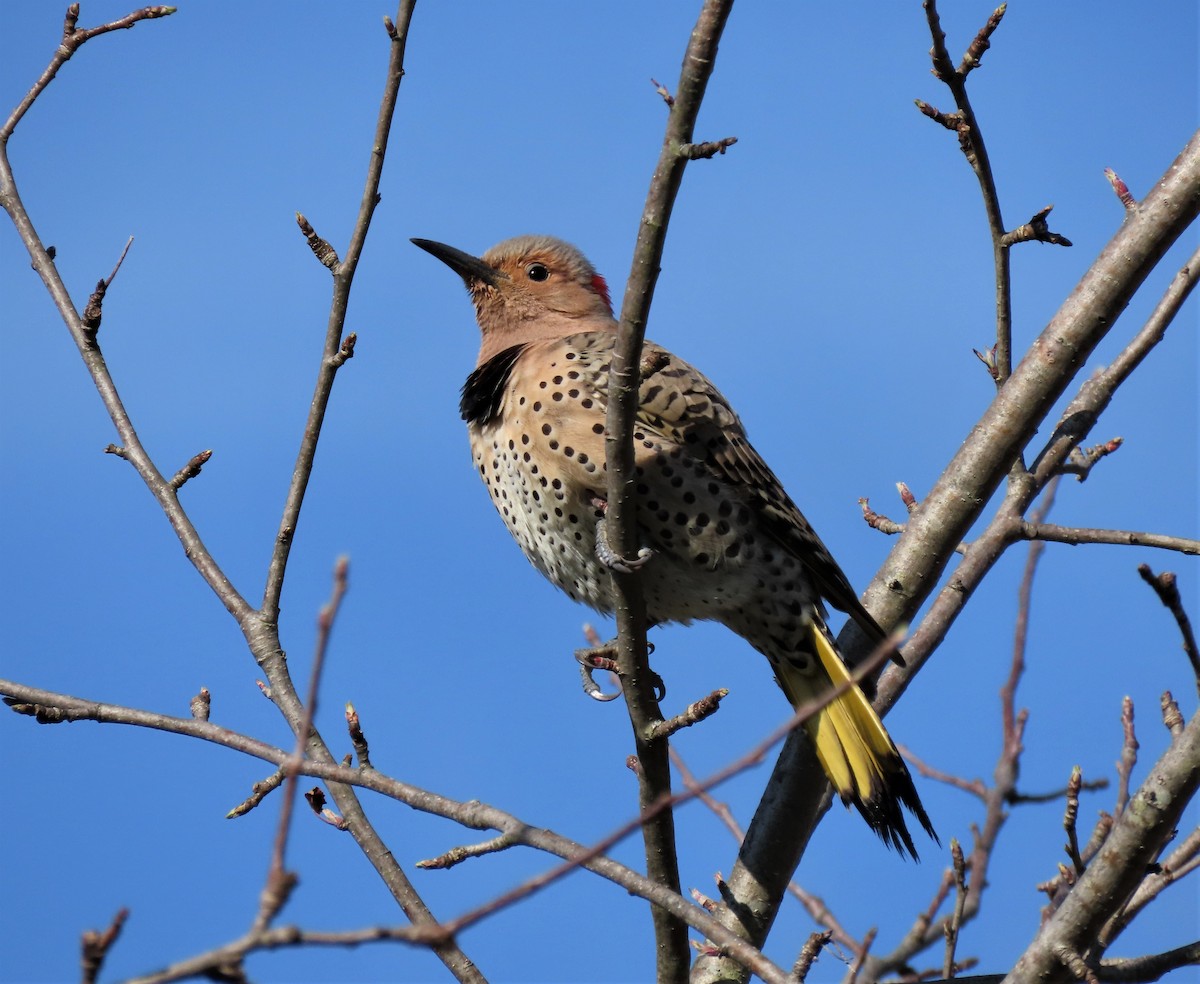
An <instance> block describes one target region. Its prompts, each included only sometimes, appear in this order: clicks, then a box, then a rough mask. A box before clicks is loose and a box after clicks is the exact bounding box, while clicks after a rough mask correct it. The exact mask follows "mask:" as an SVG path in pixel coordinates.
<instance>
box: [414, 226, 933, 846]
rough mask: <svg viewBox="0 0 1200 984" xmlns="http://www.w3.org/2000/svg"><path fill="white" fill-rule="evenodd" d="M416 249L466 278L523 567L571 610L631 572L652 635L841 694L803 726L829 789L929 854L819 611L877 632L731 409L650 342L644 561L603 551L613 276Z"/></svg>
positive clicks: (893, 842) (476, 408)
mask: <svg viewBox="0 0 1200 984" xmlns="http://www.w3.org/2000/svg"><path fill="white" fill-rule="evenodd" d="M412 242H413V243H414V244H415V245H416V246H419V247H420V248H421V249H423V250H425V251H426V252H428V253H430V254H432V255H433V256H435V257H436V258H437V259H439V260H441V261H442V262H443V263H445V264H446V265H447V266H448V267H450V269H451V270H453V271H454V272H455V273H457V274H458V276H459V277H461V278H462V281H463V283H464V284H465V285H466V288H467V291H468V293H469V295H470V298H471V300H472V302H473V304H474V307H475V317H476V321H477V322H478V325H479V329H480V338H481V344H480V348H479V356H478V360H477V362H476V366H475V369H474V371H472V372H471V373H470V375H469V376H468V377H467V380H466V382H465V384H464V385H463V387H462V393H461V401H460V407H459V409H460V411H461V414H462V417H463V419H464V420H465V421H466V424H467V430H468V434H469V437H470V445H471V455H472V459H473V461H474V466H475V469H476V470H477V471H478V473H479V477H480V478H481V479H482V481H483V484H484V485H485V486H486V487H487V489H488V492H489V493H490V496H491V500H492V504H493V505H494V506H495V508H496V510H497V512H498V513H499V514H500V516H501V517H502V518H503V520H504V522H505V524H506V525H507V527H508V530H509V532H510V533H511V534H512V536H513V537H514V539H515V540H516V541H517V543H518V544H519V545H520V547H521V550H522V551H523V552H524V554H525V556H526V557H527V558H528V559H529V561H530V562H531V563H532V564H533V566H534V567H535V568H537V570H538V571H540V572H541V573H542V574H543V575H544V576H545V577H546V578H548V579H549V580H550V581H551V582H552V583H553V584H555V585H556V586H557V587H559V588H560V589H562V590H563V591H564V592H566V594H567V595H569V596H570V597H571V598H572V599H574V600H575V601H578V602H582V603H584V604H586V605H589V606H590V607H592V608H594V609H596V610H597V611H599V612H602V613H607V614H611V613H612V612H613V610H614V607H615V601H614V589H613V568H614V566H616V567H617V568H618V569H622V570H628V569H632V568H637V569H638V571H639V576H640V577H641V580H642V589H643V592H644V595H645V599H646V610H647V615H648V619H649V622H650V623H651V625H658V624H662V623H674V622H677V623H685V624H686V623H688V622H691V621H693V620H711V621H715V622H720V623H722V624H724V625H725V626H726V627H728V628H729V629H730V630H732V631H733V632H735V633H736V634H737V635H739V636H741V637H742V638H743V639H744V640H745V641H746V642H748V643H749V644H750V645H751V646H752V647H753V648H755V649H756V650H758V651H759V652H760V653H762V654H763V655H764V656H766V658H767V660H768V661H769V662H770V664H771V668H772V670H773V671H774V675H775V680H776V682H777V683H778V684H779V686H780V688H781V689H782V690H783V692H784V694H785V695H786V697H787V698H788V700H789V701H790V703H791V704H792V706H793V707H799V706H800V705H801V704H803V703H805V702H806V701H809V700H811V699H812V698H814V697H817V696H819V695H821V694H822V693H823V692H826V691H828V690H829V689H830V688H831V687H834V686H837V685H839V684H845V683H847V682H849V687H848V689H846V690H845V691H844V692H843V693H842V694H841V695H840V696H838V697H836V698H835V699H834V700H833V701H832V702H831V703H829V704H828V705H827V706H825V707H824V708H823V709H822V710H821V711H819V712H818V713H817V714H816V715H814V716H812V717H811V718H809V719H808V720H807V721H806V722H805V724H804V729H805V731H806V733H807V735H808V738H809V740H810V741H811V742H812V744H813V746H814V748H815V751H816V755H817V759H818V761H819V762H820V764H821V766H822V769H823V771H824V773H825V775H826V776H827V777H828V779H829V782H830V783H831V785H832V786H833V789H834V790H835V792H836V793H837V794H838V796H839V797H840V798H841V800H842V802H843V803H845V804H846V805H847V806H853V807H855V808H856V809H857V810H858V812H859V813H860V814H861V815H862V817H863V819H864V820H865V821H866V823H867V824H868V826H869V827H870V828H871V829H872V830H873V831H874V832H875V833H876V834H877V835H878V836H879V837H880V838H881V839H882V840H883V842H884V843H885V844H887V845H888V846H889V847H892V848H894V849H895V850H896V851H897V852H898V853H899V854H900V855H901V856H904V855H905V854H907V855H909V856H911V857H912V858H914V859H917V857H918V855H917V850H916V848H915V846H914V844H913V839H912V836H911V834H910V833H909V830H908V826H907V824H906V822H905V815H904V812H903V810H902V807H903V808H904V809H907V810H908V811H909V813H911V814H912V816H914V817H915V818H916V819H917V821H918V822H919V823H920V825H921V827H922V828H923V829H924V830H925V832H926V833H927V834H928V835H929V836H930V837H931V838H933V839H934V840H935V841H936V840H937V834H936V833H935V832H934V828H933V825H932V823H931V822H930V820H929V816H928V815H927V813H926V812H925V808H924V806H923V805H922V803H921V800H920V798H919V797H918V795H917V792H916V789H915V787H914V785H913V781H912V777H911V775H910V774H909V771H908V768H907V767H906V766H905V764H904V760H903V759H902V758H901V756H900V753H899V751H898V750H897V748H896V745H895V743H894V742H893V741H892V739H891V737H890V736H889V735H888V732H887V730H886V729H885V728H884V726H883V722H882V721H881V720H880V719H879V716H878V714H876V713H875V710H874V709H873V708H872V706H871V703H870V701H869V700H868V699H867V697H866V695H865V694H864V693H863V691H862V690H861V689H860V688H859V687H858V686H857V685H856V684H854V683H853V681H852V679H851V677H850V673H849V671H848V669H847V667H846V664H845V663H844V662H843V660H842V658H841V655H840V654H839V652H838V648H837V643H836V641H835V639H834V636H833V634H832V633H831V631H830V629H829V627H828V625H827V623H826V619H827V610H826V607H825V606H826V603H828V604H829V605H831V606H833V607H834V608H836V609H838V610H839V611H843V612H845V613H847V614H848V615H849V617H850V618H851V619H853V620H854V621H855V622H856V623H857V624H858V625H859V626H860V627H861V628H862V629H863V630H864V631H865V633H866V634H867V636H868V637H869V638H870V639H872V640H874V641H875V642H881V641H882V640H883V639H884V638H885V634H884V633H883V631H882V629H881V628H880V627H879V625H878V624H877V623H876V622H875V620H874V618H872V616H871V615H870V614H869V613H868V612H867V610H866V609H865V608H864V607H863V605H862V603H861V602H860V601H859V599H858V596H857V595H856V594H855V593H854V591H853V589H852V588H851V586H850V582H849V581H848V579H847V578H846V575H845V574H844V573H843V572H842V569H841V568H840V567H839V566H838V565H837V563H836V561H835V560H834V559H833V556H832V555H831V554H830V552H829V550H828V549H827V548H826V546H825V544H824V543H823V542H822V541H821V538H820V537H819V536H818V535H817V533H816V531H815V530H814V529H813V527H812V526H811V524H810V523H809V522H808V520H807V519H805V518H804V515H803V514H802V513H801V512H800V510H799V509H798V508H797V507H796V505H795V504H794V503H793V502H792V500H791V499H790V498H789V497H788V495H787V493H786V492H785V491H784V488H783V485H782V484H781V483H780V481H779V479H778V478H776V477H775V474H774V473H773V472H772V471H771V469H770V468H769V467H768V466H767V464H766V462H765V461H763V459H762V457H761V456H760V455H759V454H758V452H757V451H756V450H755V449H754V448H753V447H752V446H751V444H750V442H749V440H748V439H747V437H746V431H745V428H744V427H743V425H742V422H741V420H740V418H739V417H738V415H737V413H736V412H735V411H734V410H733V408H732V407H731V406H730V404H729V401H728V400H726V399H725V397H724V396H722V395H721V393H720V391H719V390H718V389H717V388H716V386H714V385H713V384H712V383H711V382H710V381H709V380H708V378H707V377H706V376H705V375H704V374H703V373H701V372H700V371H699V370H698V369H695V368H694V367H692V366H691V365H689V364H688V363H687V362H685V361H683V360H682V359H680V358H679V357H678V356H676V355H675V354H674V353H672V352H670V351H668V350H667V349H665V348H663V347H661V346H659V345H656V344H655V343H653V342H651V341H646V342H645V344H644V347H643V357H642V362H641V376H642V378H641V383H640V388H639V392H638V400H639V406H638V410H637V418H636V426H635V432H634V435H633V437H634V442H635V458H636V468H635V476H634V490H635V492H636V501H637V524H638V536H639V541H638V542H639V543H640V544H643V545H644V547H643V549H642V550H640V551H639V556H638V557H636V558H630V559H629V560H628V561H626V560H623V559H622V558H619V557H617V556H616V555H615V554H614V552H613V551H612V549H611V548H610V547H609V545H608V543H607V539H606V535H605V529H604V516H605V509H606V505H607V503H606V499H605V496H606V495H607V492H606V477H605V472H606V464H605V443H604V442H605V436H606V427H605V414H606V410H607V403H608V379H609V369H610V364H611V360H612V355H613V346H614V343H615V342H616V338H617V321H616V319H615V318H614V316H613V309H612V302H611V299H610V296H609V290H608V286H607V283H606V281H605V279H604V278H603V277H602V276H601V275H600V274H599V273H597V272H596V270H595V268H594V267H593V266H592V264H591V263H590V262H589V261H588V260H587V258H586V257H585V256H584V255H583V253H582V252H580V250H579V249H577V248H576V247H575V246H573V245H571V244H570V243H567V242H564V241H563V240H561V239H557V238H554V237H551V236H542V235H523V236H517V237H515V238H512V239H507V240H505V241H503V242H501V243H499V244H498V245H496V246H493V247H492V248H491V249H489V250H487V251H486V252H485V253H484V254H483V255H482V256H478V257H477V256H473V255H472V254H470V253H466V252H464V251H462V250H460V249H457V248H455V247H453V246H448V245H446V244H444V243H439V242H435V241H433V240H428V239H413V240H412Z"/></svg>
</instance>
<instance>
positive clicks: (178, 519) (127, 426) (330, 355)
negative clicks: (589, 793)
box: [0, 0, 482, 981]
mask: <svg viewBox="0 0 1200 984" xmlns="http://www.w3.org/2000/svg"><path fill="white" fill-rule="evenodd" d="M413 4H414V0H403V2H402V3H401V5H400V8H399V10H398V12H397V17H396V24H392V23H391V22H388V24H387V29H388V38H389V48H390V57H389V66H388V76H387V82H386V84H385V87H384V96H383V99H382V103H381V107H380V113H379V121H378V124H377V127H376V134H375V139H374V142H373V146H372V156H371V161H370V165H369V167H368V175H367V182H366V188H365V191H364V196H363V203H362V206H361V208H360V210H359V217H358V222H357V223H356V225H355V231H354V233H353V235H352V238H351V245H350V247H349V248H348V249H347V258H346V260H344V261H343V262H342V263H341V264H340V265H339V266H338V268H337V270H335V275H334V297H333V301H332V303H331V308H330V316H329V328H328V330H327V334H326V344H325V353H324V357H323V359H322V367H321V371H320V373H319V375H318V381H317V387H316V395H315V396H314V403H313V409H312V412H311V413H310V416H309V422H308V425H307V426H306V428H305V432H304V437H303V439H302V442H301V450H300V454H299V456H298V459H297V465H296V469H295V472H294V474H293V481H292V485H291V488H290V490H289V494H288V500H287V503H286V505H285V510H284V518H283V521H282V522H281V524H280V532H279V534H278V536H277V539H276V548H275V552H274V554H273V556H272V560H271V565H270V568H269V570H268V574H267V578H266V589H265V591H264V604H263V609H262V611H261V612H260V611H256V610H254V609H253V608H252V607H251V606H250V604H249V603H248V602H247V601H246V600H245V598H243V597H242V595H241V594H240V593H239V592H238V591H237V590H236V589H235V588H234V586H233V585H232V584H231V583H230V582H229V580H228V579H227V578H226V577H225V575H224V573H223V572H222V570H221V568H220V566H219V565H218V564H217V562H216V560H215V559H214V558H213V556H212V555H211V553H210V552H209V551H208V549H207V547H206V546H205V544H204V542H203V540H202V539H201V537H200V535H199V533H198V532H197V531H196V529H195V527H194V526H193V524H192V522H191V520H190V518H189V516H188V514H187V512H186V511H185V510H184V508H183V507H182V505H181V504H180V502H179V498H178V489H177V488H176V487H175V486H174V485H173V484H172V483H171V482H170V481H168V480H167V479H166V478H164V476H163V475H162V474H161V472H160V471H159V470H158V468H157V467H156V466H155V464H154V462H153V460H152V459H151V457H150V455H149V453H148V452H147V451H146V449H145V448H144V447H143V445H142V444H141V441H140V440H139V438H138V435H137V432H136V430H135V428H134V426H133V423H132V421H131V419H130V417H129V415H128V413H127V412H126V410H125V407H124V405H123V403H122V401H121V399H120V396H119V394H118V392H117V388H116V385H115V383H114V381H113V379H112V376H111V374H110V372H109V369H108V366H107V364H106V363H105V360H104V357H103V355H102V354H101V351H100V348H99V345H98V343H97V341H96V338H95V335H94V333H93V332H89V331H88V330H87V329H86V328H85V326H84V325H83V322H82V319H81V318H80V316H79V314H78V312H77V311H76V309H75V307H74V304H73V303H72V301H71V298H70V295H69V293H68V291H67V288H66V286H65V284H64V283H63V281H62V278H61V277H60V276H59V273H58V270H57V269H56V268H55V266H54V260H53V256H52V255H51V254H50V253H49V252H48V251H47V250H46V248H45V246H44V245H43V242H42V240H41V238H40V237H39V236H38V234H37V231H36V229H35V227H34V225H33V222H32V220H31V219H30V217H29V215H28V213H27V211H26V210H25V207H24V204H23V203H22V201H21V197H20V195H19V193H18V191H17V187H16V182H15V179H14V177H13V172H12V167H11V164H10V162H9V158H8V153H7V143H8V138H9V136H10V135H11V134H12V132H13V129H14V128H15V126H16V124H17V122H19V120H20V118H21V117H22V116H23V115H24V114H25V112H27V111H28V109H29V108H30V107H31V106H32V105H33V103H34V101H35V100H36V98H37V96H38V95H39V94H40V93H41V92H42V91H44V89H45V87H46V85H48V84H49V82H50V80H51V79H52V78H53V77H54V74H55V73H56V72H57V70H58V68H59V67H60V66H61V64H62V63H63V62H64V61H65V60H66V58H69V57H70V55H71V54H72V53H73V52H74V50H75V49H76V48H78V46H79V44H82V43H83V42H84V41H86V40H88V39H89V38H91V37H94V36H96V35H97V34H99V33H104V32H106V31H109V30H115V29H117V28H119V27H128V26H131V25H132V24H133V23H137V22H138V21H139V20H142V19H146V18H148V17H152V16H153V17H158V16H163V14H165V13H167V12H169V9H168V8H146V10H145V11H141V12H137V13H135V14H131V15H129V17H128V18H125V19H124V20H122V21H114V22H112V24H109V25H105V26H104V27H102V28H96V29H90V30H89V31H83V32H80V31H77V30H76V29H75V26H74V23H73V18H74V17H77V15H78V12H77V10H75V9H74V8H72V9H73V11H74V13H72V14H70V15H69V16H68V18H67V26H66V28H65V32H64V44H63V46H60V48H59V50H58V52H56V54H55V56H54V58H53V59H52V61H51V64H50V66H49V68H47V70H46V71H45V72H44V73H43V74H42V77H41V78H40V79H39V81H38V83H37V84H35V86H34V88H33V89H32V90H31V91H30V94H29V95H27V96H26V98H25V100H24V101H23V102H22V103H21V104H20V105H19V106H18V107H17V109H16V110H14V112H13V114H12V115H11V116H10V117H9V119H8V121H7V123H6V124H5V126H4V127H3V128H2V129H0V206H2V207H3V208H4V209H5V211H6V212H8V214H9V216H10V218H11V219H12V221H13V223H14V225H15V226H16V228H17V232H18V234H19V235H20V237H21V239H22V242H23V243H24V244H25V247H26V249H27V251H28V252H29V255H30V258H31V261H32V264H33V268H34V270H35V271H36V272H37V273H38V275H39V276H40V277H41V278H42V280H43V282H44V283H45V285H46V288H47V290H48V291H49V293H50V296H51V298H52V299H53V301H54V303H55V306H56V307H57V308H58V310H59V313H60V315H61V316H62V318H63V320H64V321H65V322H66V325H67V328H68V330H69V331H70V333H71V336H72V338H73V339H74V341H75V344H76V347H77V348H78V349H79V352H80V355H81V356H82V358H83V361H84V364H85V366H86V367H87V369H88V372H89V373H90V374H91V377H92V381H93V383H94V384H95V386H96V389H97V392H98V393H99V394H100V397H101V400H102V401H103V403H104V406H105V408H106V410H107V411H108V413H109V416H110V418H111V419H112V421H113V424H114V426H115V427H116V430H117V433H118V435H119V439H120V442H121V443H120V447H119V448H118V447H117V446H115V445H114V446H110V449H111V450H113V451H114V452H116V453H118V454H119V455H120V457H122V458H124V459H125V460H126V461H128V462H130V464H132V465H133V467H134V468H135V470H136V471H137V473H138V475H139V476H140V477H141V478H142V480H143V482H144V483H145V484H146V486H147V488H149V490H150V491H151V493H152V494H153V495H154V497H155V499H156V500H157V501H158V503H159V506H160V507H161V508H162V510H163V512H164V514H165V515H166V517H167V519H168V521H169V522H170V524H171V526H172V528H173V529H174V531H175V533H176V536H177V537H178V538H179V541H180V544H181V546H182V547H183V549H184V553H185V555H186V556H187V557H188V559H189V560H190V561H191V563H192V564H193V565H194V566H195V567H196V569H197V571H198V572H199V573H200V575H201V576H202V577H203V578H204V580H205V582H206V583H207V584H208V585H209V587H210V588H211V589H212V590H213V591H214V593H216V595H217V597H218V598H219V599H220V600H221V602H222V604H223V605H224V606H225V608H226V609H227V610H228V611H229V613H230V614H231V615H233V617H234V618H235V619H236V620H237V623H238V625H239V627H240V628H241V630H242V633H243V635H244V636H245V638H246V641H247V645H248V646H249V648H250V651H251V653H252V654H253V655H254V657H255V659H256V660H257V661H258V663H259V665H260V666H261V667H262V668H263V670H264V672H265V673H266V675H267V679H268V681H269V683H270V688H269V692H270V694H271V699H272V700H273V701H274V702H275V704H276V706H277V707H279V709H280V711H281V712H282V713H283V715H284V717H285V719H286V720H287V722H288V725H289V727H291V729H292V730H293V732H294V733H299V734H303V731H302V730H301V722H302V721H303V720H304V707H303V705H302V704H301V702H300V699H299V697H298V695H297V693H296V689H295V686H294V685H293V683H292V681H291V679H290V677H289V676H288V671H287V666H286V661H285V660H284V657H283V650H282V647H281V645H280V639H279V627H278V624H277V622H278V614H279V611H278V598H279V591H280V589H281V588H282V581H283V574H284V570H285V567H286V559H287V553H288V550H289V549H290V545H291V542H292V537H293V536H294V533H295V526H296V522H297V520H298V516H299V508H300V505H301V502H302V499H303V490H304V487H305V486H306V484H307V481H308V477H309V474H310V473H311V467H312V457H313V454H314V453H315V448H316V442H317V438H318V435H319V428H320V423H321V419H322V418H323V415H324V410H325V406H326V404H327V402H328V394H329V387H330V386H331V385H332V379H333V375H334V373H335V372H336V367H337V366H338V365H340V364H341V363H342V362H344V361H345V358H344V357H342V358H341V359H340V361H339V355H340V353H341V351H342V345H343V343H342V337H341V326H342V324H343V323H344V320H345V312H346V304H347V301H348V297H349V290H350V285H351V282H352V279H353V271H354V267H355V265H356V264H357V261H358V255H359V253H360V252H361V247H362V242H363V239H364V237H365V235H366V231H367V228H368V226H369V222H370V217H371V213H372V212H373V210H374V207H375V205H376V203H377V202H378V184H379V175H380V169H381V168H382V164H383V153H384V150H385V149H386V146H387V135H388V132H389V130H390V126H391V119H392V115H393V110H394V108H395V104H396V98H397V94H398V90H399V85H400V79H401V77H402V75H403V69H402V65H403V58H404V48H405V41H406V39H407V35H408V27H409V23H410V20H411V16H412V10H413ZM308 742H309V744H308V754H309V755H310V756H312V757H314V758H317V759H321V760H324V761H328V762H332V760H333V759H332V756H331V754H330V752H329V750H328V748H327V747H326V746H325V743H324V742H323V741H322V739H321V737H320V735H319V734H317V732H316V731H315V729H313V730H312V731H311V732H310V734H309V738H308ZM330 794H331V795H332V796H333V798H334V800H335V802H336V803H337V805H338V808H339V810H340V811H341V813H342V815H343V817H345V818H346V820H347V822H348V825H349V827H348V829H349V830H350V831H351V833H352V834H353V835H354V837H355V839H356V840H357V841H358V843H359V845H360V847H361V848H362V849H363V851H364V854H365V855H366V857H367V858H368V859H369V860H370V861H371V863H372V864H373V865H374V866H375V868H376V870H377V871H378V872H379V874H380V877H381V878H382V879H383V881H384V882H385V884H386V885H387V886H388V888H389V890H390V891H391V892H392V895H393V897H394V898H395V899H396V901H397V902H398V904H399V905H400V906H401V908H402V909H403V910H404V911H405V913H406V915H408V917H409V918H410V919H412V920H413V921H414V922H417V923H421V922H431V921H433V916H432V915H431V914H430V912H429V910H428V908H427V907H426V906H425V904H424V902H423V901H422V900H421V898H420V897H419V896H418V895H417V893H416V891H415V890H414V889H413V887H412V885H411V883H410V882H409V881H408V878H407V877H406V876H405V874H404V872H403V871H402V870H401V869H400V867H399V866H398V865H397V864H396V862H395V860H394V858H393V857H392V854H391V852H390V851H389V850H388V849H387V846H386V845H385V844H384V843H383V841H382V840H381V839H380V837H379V835H378V833H377V832H376V831H375V830H374V828H373V827H372V826H371V824H370V822H369V821H368V820H367V817H366V815H365V813H364V812H363V811H362V808H361V806H360V805H359V803H358V801H357V798H356V796H355V794H354V792H353V791H352V790H351V789H350V788H349V787H347V786H334V787H331V788H330ZM435 949H436V951H437V953H438V956H439V957H440V958H441V959H442V960H443V961H444V962H445V963H446V965H447V967H448V968H449V969H450V970H451V972H452V973H453V974H454V975H455V976H456V977H457V978H458V979H459V980H462V981H480V980H482V978H481V976H480V975H479V972H478V971H477V970H476V969H475V967H474V965H473V964H472V963H471V962H470V960H468V959H467V957H466V956H465V954H463V953H462V951H461V950H460V949H459V948H458V947H457V946H456V945H454V944H453V943H451V942H447V943H443V944H439V945H438V946H437V947H436V948H435Z"/></svg>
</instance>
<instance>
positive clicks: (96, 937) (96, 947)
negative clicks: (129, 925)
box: [81, 909, 129, 984]
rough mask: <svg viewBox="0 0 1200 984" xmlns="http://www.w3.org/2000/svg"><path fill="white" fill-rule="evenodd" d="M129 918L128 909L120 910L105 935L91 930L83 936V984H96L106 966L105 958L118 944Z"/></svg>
mask: <svg viewBox="0 0 1200 984" xmlns="http://www.w3.org/2000/svg"><path fill="white" fill-rule="evenodd" d="M128 918H129V910H128V909H118V910H117V914H116V915H115V916H113V920H112V922H111V923H109V925H108V928H107V929H106V930H105V931H104V932H103V933H97V932H96V931H95V930H94V929H89V930H87V931H86V932H85V933H84V934H83V941H82V949H83V955H82V957H81V963H82V965H83V976H82V978H81V980H82V981H83V984H95V981H96V980H97V978H99V976H100V970H101V968H102V967H103V966H104V958H105V957H107V956H108V951H109V950H110V949H111V948H112V945H113V944H114V943H116V942H117V938H118V937H119V936H120V935H121V929H122V927H123V926H124V925H125V920H126V919H128Z"/></svg>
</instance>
